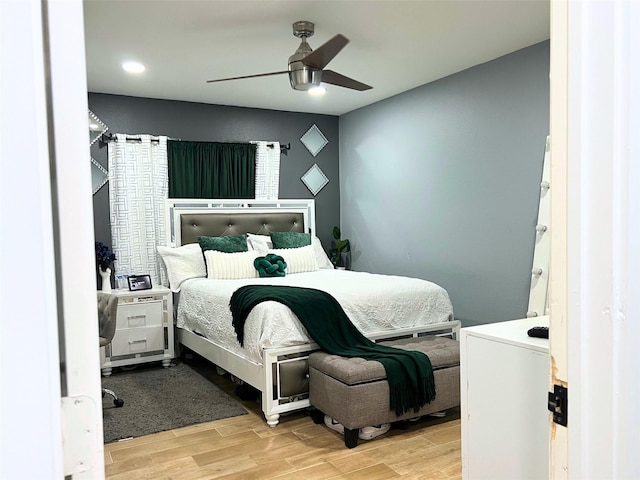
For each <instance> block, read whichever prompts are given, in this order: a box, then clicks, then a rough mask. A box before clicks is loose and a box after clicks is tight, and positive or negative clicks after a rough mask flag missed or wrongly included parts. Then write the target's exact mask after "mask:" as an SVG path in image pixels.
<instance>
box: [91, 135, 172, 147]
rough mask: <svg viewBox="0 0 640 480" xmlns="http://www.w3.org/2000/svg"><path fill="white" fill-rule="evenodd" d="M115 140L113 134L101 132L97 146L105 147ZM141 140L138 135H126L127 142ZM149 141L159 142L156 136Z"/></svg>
mask: <svg viewBox="0 0 640 480" xmlns="http://www.w3.org/2000/svg"><path fill="white" fill-rule="evenodd" d="M167 140H180V139H179V138H170V137H168V138H167ZM117 141H118V137H116V136H115V134H113V133H103V134H102V135H100V139H99V140H98V147H99V148H103V147H106V146H107V144H108V143H109V142H117ZM141 141H142V138H140V137H131V136H129V135H127V142H141ZM151 141H152V142H159V141H160V140H158V139H157V138H152V139H151Z"/></svg>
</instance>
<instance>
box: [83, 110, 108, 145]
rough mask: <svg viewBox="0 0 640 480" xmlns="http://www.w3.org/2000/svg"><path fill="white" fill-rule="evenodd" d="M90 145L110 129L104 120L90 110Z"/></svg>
mask: <svg viewBox="0 0 640 480" xmlns="http://www.w3.org/2000/svg"><path fill="white" fill-rule="evenodd" d="M88 118H89V146H91V145H93V144H94V143H95V142H96V140H98V138H100V135H102V134H103V133H104V132H106V131H107V130H109V127H107V126H106V125H105V124H104V123H103V122H102V120H100V119H99V118H98V117H96V116H95V114H94V113H93V112H92V111H91V110H89V117H88Z"/></svg>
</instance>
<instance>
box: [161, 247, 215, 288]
mask: <svg viewBox="0 0 640 480" xmlns="http://www.w3.org/2000/svg"><path fill="white" fill-rule="evenodd" d="M157 250H158V254H159V255H160V258H162V261H163V262H164V265H165V267H167V275H168V276H169V287H170V288H171V291H172V292H179V291H180V285H182V282H184V281H185V280H189V279H190V278H203V277H206V276H207V270H206V269H205V265H204V257H203V256H202V249H201V248H200V245H198V244H197V243H189V244H187V245H183V246H182V247H177V248H172V247H158V248H157Z"/></svg>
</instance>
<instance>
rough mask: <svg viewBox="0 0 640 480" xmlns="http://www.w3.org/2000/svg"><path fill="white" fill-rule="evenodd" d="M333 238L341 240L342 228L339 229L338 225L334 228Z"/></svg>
mask: <svg viewBox="0 0 640 480" xmlns="http://www.w3.org/2000/svg"><path fill="white" fill-rule="evenodd" d="M333 238H335V239H336V240H340V227H338V226H337V225H336V226H335V227H333Z"/></svg>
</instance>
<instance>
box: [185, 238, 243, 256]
mask: <svg viewBox="0 0 640 480" xmlns="http://www.w3.org/2000/svg"><path fill="white" fill-rule="evenodd" d="M197 239H198V243H199V244H200V248H202V251H203V252H204V251H205V250H217V251H219V252H225V253H236V252H247V251H249V248H248V247H247V236H246V235H224V236H222V237H204V236H202V237H197Z"/></svg>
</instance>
